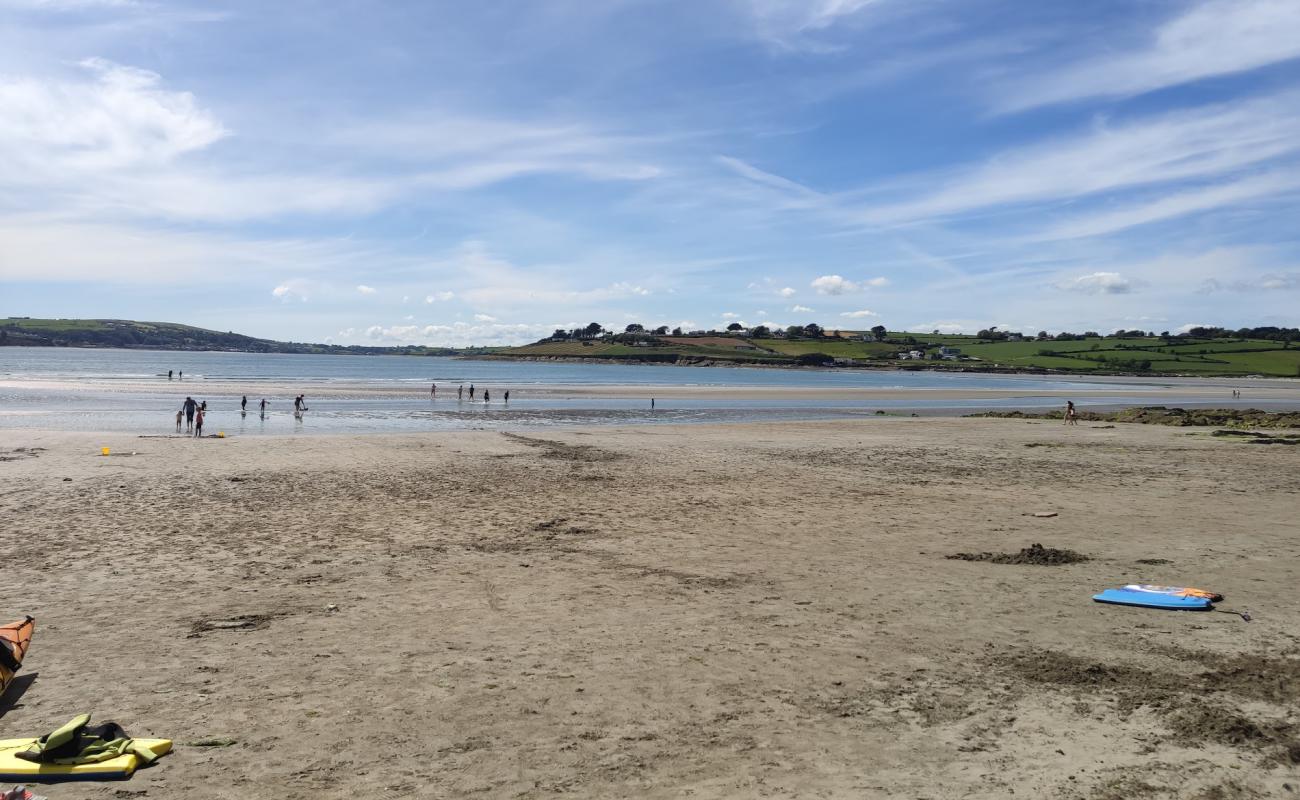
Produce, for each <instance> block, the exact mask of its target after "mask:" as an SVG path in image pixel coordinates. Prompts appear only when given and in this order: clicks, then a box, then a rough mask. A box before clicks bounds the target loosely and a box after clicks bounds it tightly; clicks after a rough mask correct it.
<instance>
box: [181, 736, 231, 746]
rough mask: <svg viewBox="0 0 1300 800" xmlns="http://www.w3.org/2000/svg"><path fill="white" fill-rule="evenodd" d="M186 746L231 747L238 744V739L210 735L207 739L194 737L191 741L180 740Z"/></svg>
mask: <svg viewBox="0 0 1300 800" xmlns="http://www.w3.org/2000/svg"><path fill="white" fill-rule="evenodd" d="M182 744H184V745H185V746H186V747H231V746H233V745H236V744H239V740H238V739H229V738H223V737H212V738H208V739H196V740H195V741H193V742H182Z"/></svg>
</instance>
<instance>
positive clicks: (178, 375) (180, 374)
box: [176, 370, 185, 381]
mask: <svg viewBox="0 0 1300 800" xmlns="http://www.w3.org/2000/svg"><path fill="white" fill-rule="evenodd" d="M176 380H178V381H183V380H185V370H181V371H180V372H178V373H176Z"/></svg>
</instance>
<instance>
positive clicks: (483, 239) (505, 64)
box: [0, 0, 1300, 345]
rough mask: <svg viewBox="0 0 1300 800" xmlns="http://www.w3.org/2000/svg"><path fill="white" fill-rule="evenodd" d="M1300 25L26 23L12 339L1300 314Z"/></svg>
mask: <svg viewBox="0 0 1300 800" xmlns="http://www.w3.org/2000/svg"><path fill="white" fill-rule="evenodd" d="M1297 220H1300V2H1296V1H1295V0H1208V1H1205V2H1166V1H1165V0H1142V1H1141V2H1135V1H1134V0H1117V1H1116V2H1109V0H1080V2H1070V3H1065V2H1059V3H1025V2H1023V1H1021V0H1006V1H1005V2H1003V1H1002V0H965V1H963V2H955V1H950V2H937V1H936V2H932V1H931V0H682V1H681V2H678V1H677V0H600V2H592V1H591V0H553V1H550V2H548V1H547V0H536V1H535V2H520V1H519V0H509V1H503V2H494V1H493V0H481V1H480V2H475V3H464V2H436V1H433V0H426V1H424V2H360V1H359V0H352V1H348V0H338V1H337V2H296V1H295V0H283V1H282V2H275V3H266V2H229V3H208V2H204V3H198V2H196V3H184V2H177V3H164V2H147V0H138V1H137V0H0V316H3V315H28V316H62V317H123V318H134V319H151V320H167V321H176V322H186V323H190V324H196V325H201V326H204V327H210V328H216V329H221V330H235V331H238V332H242V333H248V334H253V335H258V336H267V337H273V338H279V339H292V340H297V341H333V342H337V343H382V344H395V343H430V344H450V345H464V344H487V343H507V342H520V341H529V340H533V339H536V338H538V337H539V336H542V335H545V334H547V333H549V332H550V331H551V330H552V329H554V328H555V327H573V326H577V325H585V324H586V323H588V322H591V321H593V320H594V321H598V322H601V323H603V324H605V325H607V326H611V327H613V326H617V327H622V326H623V325H626V324H627V323H629V322H640V323H644V324H647V325H659V324H668V325H672V326H675V325H683V326H686V327H688V328H694V327H699V328H711V327H715V326H723V325H725V324H727V323H729V322H731V321H740V322H743V323H746V324H750V325H753V324H758V323H767V324H779V325H785V324H792V323H806V322H810V321H816V322H818V323H820V324H822V325H825V326H826V327H829V328H867V327H871V326H872V325H876V324H884V325H887V326H889V327H890V328H891V329H909V330H933V329H940V330H944V331H974V330H976V329H978V328H982V327H986V326H989V325H999V326H1002V327H1005V328H1013V329H1021V330H1025V331H1029V332H1036V331H1038V330H1040V329H1048V330H1051V331H1058V330H1074V331H1079V330H1083V329H1095V330H1102V331H1107V330H1113V329H1115V328H1121V327H1122V328H1144V329H1149V330H1156V331H1162V330H1177V329H1179V328H1181V327H1184V326H1188V325H1195V324H1224V325H1228V326H1233V327H1236V326H1241V325H1263V324H1274V325H1283V324H1285V325H1296V324H1297V323H1300V311H1297V309H1300V226H1297V224H1296V222H1297Z"/></svg>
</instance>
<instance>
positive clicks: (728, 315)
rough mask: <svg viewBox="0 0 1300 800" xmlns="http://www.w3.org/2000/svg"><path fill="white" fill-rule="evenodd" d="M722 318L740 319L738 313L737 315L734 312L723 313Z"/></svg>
mask: <svg viewBox="0 0 1300 800" xmlns="http://www.w3.org/2000/svg"><path fill="white" fill-rule="evenodd" d="M722 318H723V319H740V315H739V314H737V313H735V312H734V311H724V312H722Z"/></svg>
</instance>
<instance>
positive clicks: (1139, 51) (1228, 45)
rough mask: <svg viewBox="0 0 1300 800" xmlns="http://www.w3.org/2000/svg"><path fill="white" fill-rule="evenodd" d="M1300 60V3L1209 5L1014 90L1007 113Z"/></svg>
mask: <svg viewBox="0 0 1300 800" xmlns="http://www.w3.org/2000/svg"><path fill="white" fill-rule="evenodd" d="M1297 57H1300V3H1296V2H1294V0H1210V1H1209V2H1201V3H1198V4H1196V5H1194V6H1193V7H1191V8H1190V9H1188V10H1187V11H1186V12H1185V13H1183V14H1180V15H1179V16H1177V17H1174V18H1173V19H1170V20H1169V21H1167V22H1166V23H1164V24H1163V25H1161V26H1159V27H1158V28H1156V30H1155V31H1153V32H1152V34H1151V36H1150V38H1149V40H1148V41H1146V42H1144V43H1143V44H1142V45H1141V46H1139V47H1136V48H1132V49H1128V50H1119V51H1118V52H1114V51H1112V52H1108V53H1105V54H1103V55H1096V56H1092V57H1090V58H1087V59H1085V60H1083V61H1079V62H1076V63H1072V64H1068V65H1066V66H1064V67H1062V68H1059V69H1055V70H1052V69H1048V70H1047V71H1046V72H1045V73H1042V72H1040V74H1037V75H1035V76H1034V77H1033V78H1030V79H1028V80H1026V81H1025V82H1023V83H1021V84H1019V85H1017V86H1014V87H1012V88H1011V90H1010V91H1008V92H1007V93H1006V94H1005V96H1004V97H1003V98H1002V99H1001V102H1000V103H999V105H1000V108H1001V109H1002V110H1004V111H1018V110H1023V109H1026V108H1032V107H1034V106H1041V105H1048V104H1052V103H1061V102H1067V101H1072V100H1079V99H1084V98H1094V97H1126V96H1132V95H1137V94H1142V93H1145V92H1150V91H1153V90H1156V89H1162V88H1165V87H1168V86H1177V85H1179V84H1184V83H1189V82H1192V81H1196V80H1200V79H1203V78H1208V77H1213V76H1216V75H1228V74H1232V73H1238V72H1244V71H1247V70H1253V69H1257V68H1259V67H1263V66H1267V65H1269V64H1275V63H1277V62H1280V61H1288V60H1291V59H1294V58H1297Z"/></svg>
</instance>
